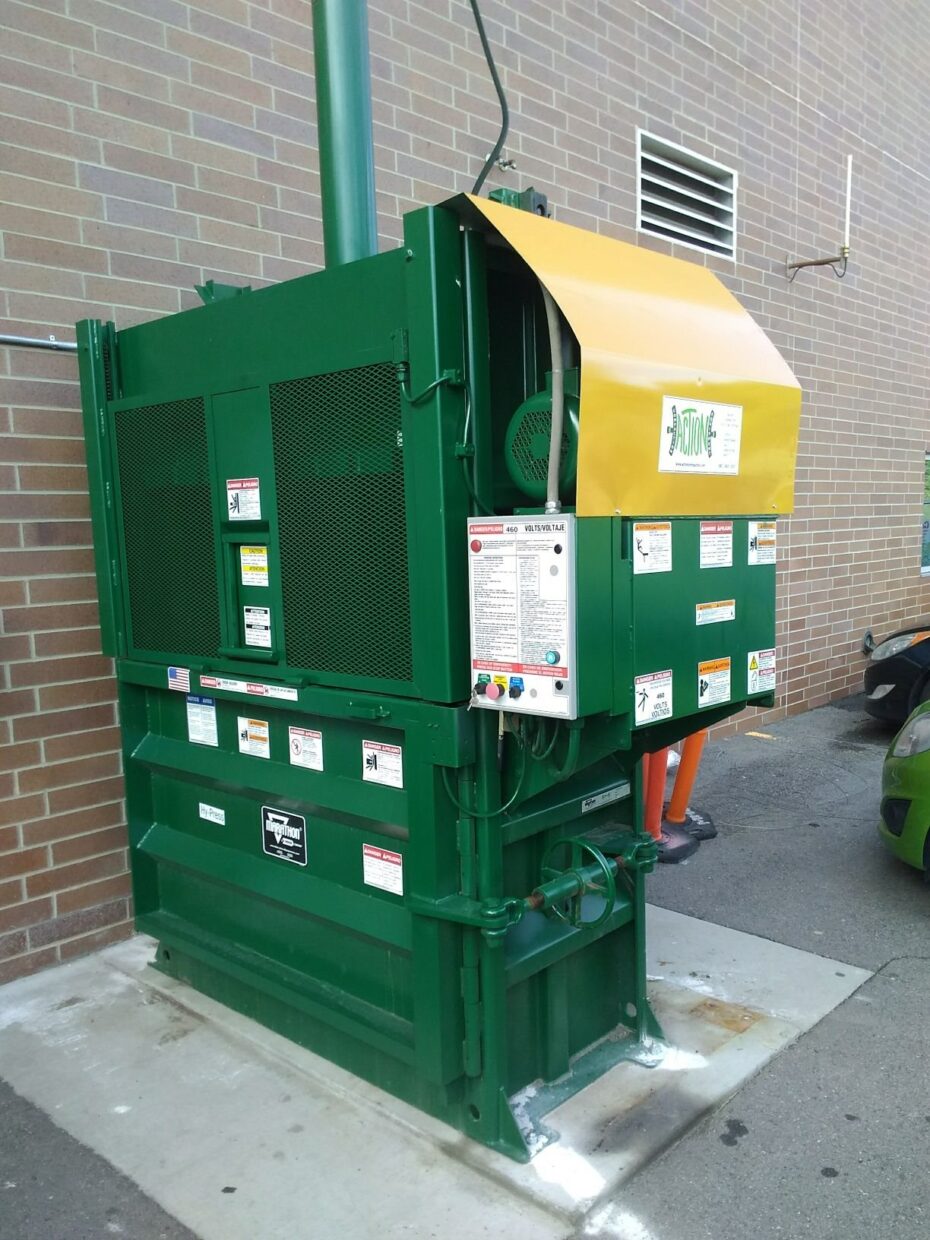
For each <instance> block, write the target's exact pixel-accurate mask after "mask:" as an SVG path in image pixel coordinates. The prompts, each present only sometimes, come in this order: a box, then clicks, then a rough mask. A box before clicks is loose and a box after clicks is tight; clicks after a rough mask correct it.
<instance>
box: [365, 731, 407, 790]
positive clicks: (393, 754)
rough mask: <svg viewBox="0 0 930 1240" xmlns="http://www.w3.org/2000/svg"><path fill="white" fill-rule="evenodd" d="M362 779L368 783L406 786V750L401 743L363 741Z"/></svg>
mask: <svg viewBox="0 0 930 1240" xmlns="http://www.w3.org/2000/svg"><path fill="white" fill-rule="evenodd" d="M362 779H364V780H365V782H366V783H368V784H386V785H387V787H388V788H403V786H404V751H403V749H401V747H400V745H385V744H383V743H382V742H381V741H362Z"/></svg>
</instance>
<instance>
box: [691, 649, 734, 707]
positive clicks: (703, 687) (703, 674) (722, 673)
mask: <svg viewBox="0 0 930 1240" xmlns="http://www.w3.org/2000/svg"><path fill="white" fill-rule="evenodd" d="M730 679H731V678H730V659H729V658H726V659H706V660H705V661H704V662H703V663H699V664H698V669H697V689H698V706H699V707H701V706H719V705H720V704H721V703H723V702H729V700H730Z"/></svg>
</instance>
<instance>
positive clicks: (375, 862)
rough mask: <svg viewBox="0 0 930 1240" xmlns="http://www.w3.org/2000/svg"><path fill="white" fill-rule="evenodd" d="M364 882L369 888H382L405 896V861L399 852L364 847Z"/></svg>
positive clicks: (365, 845)
mask: <svg viewBox="0 0 930 1240" xmlns="http://www.w3.org/2000/svg"><path fill="white" fill-rule="evenodd" d="M362 881H363V882H364V883H365V884H366V886H368V887H380V888H381V890H382V891H391V892H393V893H394V895H395V896H402V895H403V894H404V859H403V857H402V856H401V855H400V853H399V852H390V851H389V850H388V849H387V848H378V847H377V846H376V845H375V844H363V845H362Z"/></svg>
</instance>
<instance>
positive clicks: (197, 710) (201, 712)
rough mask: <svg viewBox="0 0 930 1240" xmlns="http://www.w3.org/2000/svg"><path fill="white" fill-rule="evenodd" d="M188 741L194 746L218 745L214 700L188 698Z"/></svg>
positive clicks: (192, 696) (189, 695)
mask: <svg viewBox="0 0 930 1240" xmlns="http://www.w3.org/2000/svg"><path fill="white" fill-rule="evenodd" d="M187 739H188V740H189V741H190V742H191V743H192V744H194V745H218V744H219V741H218V740H217V739H216V702H215V701H214V700H213V698H208V697H197V696H196V695H195V694H188V697H187Z"/></svg>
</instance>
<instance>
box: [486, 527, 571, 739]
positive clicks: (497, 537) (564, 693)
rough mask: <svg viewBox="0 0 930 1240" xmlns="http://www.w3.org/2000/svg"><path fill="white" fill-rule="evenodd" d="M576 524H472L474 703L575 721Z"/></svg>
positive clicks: (496, 708)
mask: <svg viewBox="0 0 930 1240" xmlns="http://www.w3.org/2000/svg"><path fill="white" fill-rule="evenodd" d="M574 554H575V518H574V516H573V515H571V514H560V515H558V516H548V517H542V518H540V517H523V516H518V517H506V518H500V519H498V520H494V519H490V520H489V519H485V518H480V517H475V518H470V519H469V521H468V585H469V599H470V607H469V613H470V636H471V666H472V686H473V691H472V705H473V706H476V707H482V708H491V709H494V710H500V709H502V708H503V709H506V710H508V711H512V712H514V713H518V714H519V713H520V712H524V713H527V714H532V715H551V716H556V717H559V716H561V717H562V718H573V717H574V715H575V713H576V703H575V668H574V663H575V569H574Z"/></svg>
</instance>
